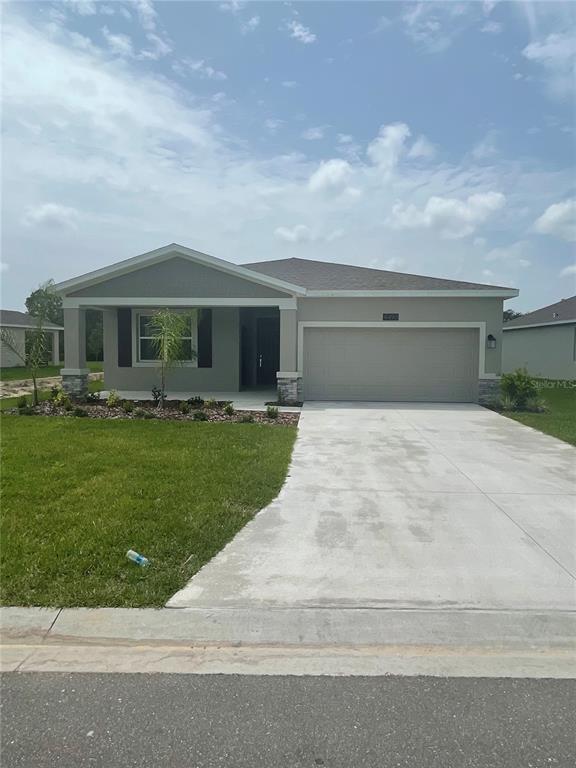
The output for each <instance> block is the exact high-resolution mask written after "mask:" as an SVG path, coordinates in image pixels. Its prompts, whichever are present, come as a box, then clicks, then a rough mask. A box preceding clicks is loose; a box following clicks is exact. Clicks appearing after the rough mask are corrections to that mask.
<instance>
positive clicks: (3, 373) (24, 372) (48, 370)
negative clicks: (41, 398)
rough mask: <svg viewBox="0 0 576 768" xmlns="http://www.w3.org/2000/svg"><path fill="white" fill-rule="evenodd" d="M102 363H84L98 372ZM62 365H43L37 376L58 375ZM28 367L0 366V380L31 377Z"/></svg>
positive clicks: (101, 368)
mask: <svg viewBox="0 0 576 768" xmlns="http://www.w3.org/2000/svg"><path fill="white" fill-rule="evenodd" d="M102 365H103V364H102V363H99V362H90V363H86V367H87V368H90V371H91V372H92V373H99V372H100V371H102V370H104V369H103V367H102ZM63 367H64V366H63V365H45V366H44V367H43V368H41V369H40V372H39V377H42V378H44V377H47V376H60V369H61V368H63ZM31 378H32V376H31V375H30V368H25V367H24V366H18V367H17V368H0V381H20V380H23V379H31Z"/></svg>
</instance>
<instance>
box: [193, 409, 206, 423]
mask: <svg viewBox="0 0 576 768" xmlns="http://www.w3.org/2000/svg"><path fill="white" fill-rule="evenodd" d="M194 421H208V414H207V413H206V411H196V412H195V413H194Z"/></svg>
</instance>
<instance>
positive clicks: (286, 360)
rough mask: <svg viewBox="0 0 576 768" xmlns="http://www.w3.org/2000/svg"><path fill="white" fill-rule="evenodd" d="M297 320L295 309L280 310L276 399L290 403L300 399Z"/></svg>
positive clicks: (300, 381) (300, 375) (300, 379)
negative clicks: (278, 367) (278, 368)
mask: <svg viewBox="0 0 576 768" xmlns="http://www.w3.org/2000/svg"><path fill="white" fill-rule="evenodd" d="M297 347H298V321H297V311H296V310H295V309H281V310H280V370H279V371H278V373H277V379H278V401H279V402H280V403H284V404H286V405H292V404H294V403H298V402H300V401H301V400H302V374H301V372H299V371H298V370H297V367H298V362H297V361H298V356H297Z"/></svg>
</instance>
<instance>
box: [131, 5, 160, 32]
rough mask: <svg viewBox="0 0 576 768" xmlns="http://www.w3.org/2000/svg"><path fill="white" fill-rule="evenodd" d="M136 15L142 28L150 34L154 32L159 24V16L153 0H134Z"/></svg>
mask: <svg viewBox="0 0 576 768" xmlns="http://www.w3.org/2000/svg"><path fill="white" fill-rule="evenodd" d="M132 4H133V5H134V7H135V8H136V14H137V15H138V19H139V21H140V24H141V25H142V27H143V28H144V29H145V30H146V31H148V32H154V31H155V30H156V26H157V24H158V14H157V13H156V10H155V9H154V3H153V2H152V0H132Z"/></svg>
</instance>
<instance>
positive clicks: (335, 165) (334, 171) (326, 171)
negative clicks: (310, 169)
mask: <svg viewBox="0 0 576 768" xmlns="http://www.w3.org/2000/svg"><path fill="white" fill-rule="evenodd" d="M351 175H352V168H351V166H350V163H348V162H346V160H340V159H339V158H333V159H332V160H327V161H325V162H323V163H321V164H320V167H319V168H318V169H317V170H316V171H314V173H313V174H312V175H311V176H310V179H309V181H308V187H309V188H310V190H311V191H312V192H324V191H335V190H342V188H343V187H344V186H345V185H346V184H347V183H348V181H349V179H350V177H351Z"/></svg>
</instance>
